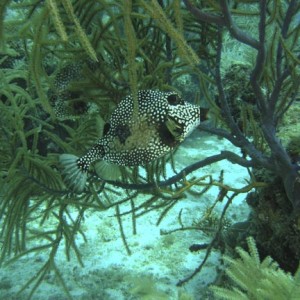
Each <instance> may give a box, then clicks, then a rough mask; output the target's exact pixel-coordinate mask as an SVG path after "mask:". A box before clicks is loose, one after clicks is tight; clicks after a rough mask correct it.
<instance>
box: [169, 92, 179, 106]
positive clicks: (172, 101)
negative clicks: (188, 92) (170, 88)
mask: <svg viewBox="0 0 300 300" xmlns="http://www.w3.org/2000/svg"><path fill="white" fill-rule="evenodd" d="M167 101H168V103H169V104H170V105H178V104H183V100H182V99H181V98H180V97H179V96H178V95H177V94H171V95H169V96H168V98H167Z"/></svg>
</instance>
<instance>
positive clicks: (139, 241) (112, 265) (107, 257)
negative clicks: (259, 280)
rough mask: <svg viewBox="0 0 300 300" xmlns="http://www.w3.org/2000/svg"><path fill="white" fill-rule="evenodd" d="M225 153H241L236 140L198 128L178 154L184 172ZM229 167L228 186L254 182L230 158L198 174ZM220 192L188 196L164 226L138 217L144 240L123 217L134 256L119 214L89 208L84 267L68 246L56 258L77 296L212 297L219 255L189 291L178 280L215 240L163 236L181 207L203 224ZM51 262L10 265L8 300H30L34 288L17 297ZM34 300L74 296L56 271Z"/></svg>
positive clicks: (2, 278) (238, 207) (26, 260)
mask: <svg viewBox="0 0 300 300" xmlns="http://www.w3.org/2000/svg"><path fill="white" fill-rule="evenodd" d="M224 149H226V150H232V151H235V152H237V153H239V152H240V150H239V149H236V148H234V147H233V146H232V145H231V144H230V143H229V142H228V141H226V140H224V139H219V138H217V137H213V136H209V135H206V134H203V133H201V132H199V131H198V130H196V131H195V132H194V133H193V134H192V135H191V136H190V137H189V138H187V139H186V141H185V142H184V143H183V144H182V145H181V146H180V149H179V150H178V152H177V153H176V167H177V170H181V169H182V168H184V167H186V166H188V165H189V164H191V163H193V162H196V161H198V160H200V159H202V158H205V157H207V156H210V155H213V154H218V153H219V152H220V151H221V150H224ZM221 170H224V172H225V173H224V182H225V183H226V184H228V185H231V186H233V187H241V186H243V185H246V181H245V180H246V179H247V178H248V173H247V171H246V170H245V169H243V168H242V167H240V166H238V165H236V164H231V163H229V162H227V161H221V162H219V163H216V164H213V165H211V166H207V167H204V168H203V169H201V170H198V171H196V172H194V173H193V176H197V177H199V176H203V175H205V174H211V175H213V176H214V179H218V177H219V174H220V171H221ZM170 175H172V174H171V173H170ZM218 192H219V190H218V188H211V189H210V190H209V191H208V192H207V193H206V194H204V195H203V196H201V197H198V196H191V195H187V197H186V198H185V199H182V200H180V201H178V203H177V204H176V205H175V206H174V207H173V209H172V210H171V211H169V213H168V214H167V216H166V217H165V218H164V219H163V221H162V222H161V224H160V225H159V226H156V225H155V224H156V222H157V219H158V217H159V214H158V213H155V212H153V213H149V214H146V215H144V216H142V217H140V218H138V220H137V234H136V235H133V234H132V220H131V217H130V216H129V217H128V218H127V219H126V218H123V225H124V228H125V232H126V237H127V242H128V244H129V247H130V250H131V252H132V254H131V255H130V256H128V255H127V253H126V250H125V248H124V245H123V242H122V239H121V237H120V231H119V225H118V222H117V219H116V218H115V217H114V214H115V210H114V209H111V210H107V211H104V212H92V211H87V213H86V215H85V221H84V224H83V230H84V232H85V234H86V237H87V239H88V242H87V243H84V242H83V241H82V238H81V237H79V238H78V245H79V249H80V251H81V253H82V258H83V262H84V267H81V266H80V265H79V263H78V262H77V260H76V258H75V256H74V258H72V259H71V261H66V259H65V255H64V249H63V247H62V249H60V252H59V253H60V255H59V256H57V258H56V263H57V266H58V267H59V268H60V271H61V273H62V276H63V278H64V279H65V281H66V284H67V287H68V289H69V291H70V294H71V295H72V296H73V298H74V299H76V300H79V299H80V300H89V299H101V300H124V299H126V300H127V299H144V300H159V299H170V300H171V299H172V300H173V299H174V300H175V299H181V300H184V299H185V300H188V299H196V300H198V299H212V298H209V297H208V296H207V294H206V292H207V285H208V284H209V283H211V282H212V281H213V280H214V278H215V276H216V270H217V266H219V265H220V254H219V252H218V251H214V252H213V254H212V255H211V256H210V258H209V260H208V262H207V263H206V265H205V267H204V269H203V270H202V272H201V273H199V274H197V275H196V276H195V277H194V278H193V279H192V280H191V281H190V282H188V283H187V284H185V285H184V286H183V287H181V288H178V287H176V283H177V282H178V280H180V279H183V278H185V277H186V276H188V275H190V274H191V273H192V272H193V271H194V269H195V268H197V267H198V265H199V264H200V263H201V260H202V259H203V257H204V254H205V251H201V252H196V253H195V252H194V253H191V252H190V251H189V247H190V246H191V245H192V244H195V243H206V242H209V241H210V239H211V237H209V236H207V235H205V234H203V233H202V232H200V231H177V232H175V233H172V234H170V235H160V231H161V230H171V229H175V228H178V227H179V224H178V213H179V211H180V210H181V209H183V211H182V221H183V223H184V224H185V225H186V226H188V225H191V223H192V221H193V219H195V218H198V219H199V217H201V214H202V213H203V211H204V209H205V207H207V206H208V205H209V204H211V203H213V201H214V200H215V199H216V196H217V194H218ZM245 196H246V195H245V194H241V195H239V196H238V197H236V198H235V200H234V202H233V204H232V205H231V207H230V208H229V211H228V215H227V216H228V217H229V218H231V219H232V222H233V223H234V222H237V221H243V220H245V219H246V218H247V215H248V213H249V208H248V206H247V204H246V203H245ZM148 197H149V196H148ZM128 209H129V206H121V211H126V210H128ZM221 209H222V204H220V205H219V206H218V210H219V211H220V210H221ZM46 258H47V257H46V256H45V254H36V255H30V256H28V257H23V258H21V259H19V260H18V261H17V262H15V263H13V264H11V265H8V266H5V267H2V268H1V269H0V299H1V300H4V299H5V300H10V299H11V300H12V299H20V300H23V299H26V295H28V292H29V290H28V291H27V290H26V291H25V292H24V293H23V294H21V295H18V296H16V292H17V291H18V290H19V289H20V288H21V286H22V285H23V284H24V283H25V281H26V279H28V278H30V277H31V276H32V275H34V272H36V271H37V270H38V268H40V267H41V266H42V265H43V263H44V262H45V261H46ZM188 295H189V296H190V297H188ZM32 299H34V300H64V299H67V297H66V296H65V295H64V293H63V291H62V289H61V288H60V286H59V284H58V283H57V281H56V280H55V278H54V276H53V275H52V274H49V276H48V277H47V278H46V280H45V281H44V282H43V283H42V284H41V286H40V287H39V289H38V290H37V291H36V292H35V294H34V296H33V297H32Z"/></svg>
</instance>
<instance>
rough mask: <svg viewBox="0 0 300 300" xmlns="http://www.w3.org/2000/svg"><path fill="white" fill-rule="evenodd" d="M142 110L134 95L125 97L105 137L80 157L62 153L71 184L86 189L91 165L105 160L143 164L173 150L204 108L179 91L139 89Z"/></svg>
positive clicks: (127, 163)
mask: <svg viewBox="0 0 300 300" xmlns="http://www.w3.org/2000/svg"><path fill="white" fill-rule="evenodd" d="M137 97H138V112H137V113H136V114H134V101H133V97H132V96H127V97H126V98H125V99H123V100H122V101H121V102H120V103H119V105H118V106H117V107H116V109H115V110H114V111H113V113H112V115H111V117H110V119H109V121H108V123H106V124H105V125H104V130H103V136H102V138H100V139H99V140H98V142H97V143H96V144H95V145H94V146H93V147H92V148H91V149H90V150H88V152H87V153H86V154H85V155H84V156H82V157H80V158H79V157H77V156H74V155H71V154H62V155H61V156H60V162H61V164H62V165H63V167H64V170H63V175H64V176H65V178H66V180H67V181H66V182H67V183H68V185H69V186H70V187H71V188H72V189H73V190H75V191H77V192H80V191H82V190H83V189H84V187H85V185H86V180H87V172H88V170H89V167H90V165H91V164H92V163H93V162H95V161H99V160H104V161H107V162H109V163H112V164H116V165H118V166H140V165H145V164H146V163H148V162H151V161H153V160H155V159H157V158H159V157H161V156H163V155H164V154H166V153H168V152H169V151H171V150H172V149H173V148H174V147H176V146H177V145H178V144H179V143H180V142H182V141H183V140H184V139H185V137H186V136H187V135H188V134H189V133H190V132H191V131H192V130H193V129H194V128H195V127H196V126H198V125H199V123H200V107H198V106H196V105H192V104H190V103H188V102H185V101H184V100H183V99H182V98H181V97H180V96H179V95H178V94H177V93H175V92H160V91H157V90H143V91H139V92H138V95H137Z"/></svg>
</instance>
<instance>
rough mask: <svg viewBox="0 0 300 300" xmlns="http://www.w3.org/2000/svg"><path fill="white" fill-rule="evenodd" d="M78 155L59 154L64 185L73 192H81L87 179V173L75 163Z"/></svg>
mask: <svg viewBox="0 0 300 300" xmlns="http://www.w3.org/2000/svg"><path fill="white" fill-rule="evenodd" d="M78 159H79V158H78V157H77V156H76V155H72V154H61V155H60V156H59V162H60V163H61V165H62V167H63V172H62V174H63V176H64V180H65V183H66V185H67V186H68V187H69V188H71V189H72V190H73V191H75V192H78V193H80V192H82V191H83V190H84V188H85V184H86V181H87V173H86V172H85V171H83V170H81V169H80V168H79V166H78V164H77V161H78Z"/></svg>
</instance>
